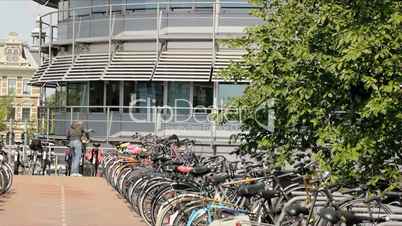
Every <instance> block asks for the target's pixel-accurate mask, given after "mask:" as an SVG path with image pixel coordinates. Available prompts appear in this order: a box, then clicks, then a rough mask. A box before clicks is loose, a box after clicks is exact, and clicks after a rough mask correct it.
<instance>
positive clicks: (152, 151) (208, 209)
mask: <svg viewBox="0 0 402 226" xmlns="http://www.w3.org/2000/svg"><path fill="white" fill-rule="evenodd" d="M190 144H191V141H188V140H183V141H180V140H178V139H177V140H169V139H163V138H159V137H156V136H136V137H133V142H131V143H119V144H116V149H117V151H116V152H110V153H108V154H107V155H106V157H105V160H104V163H103V167H104V172H105V174H104V176H105V179H106V180H107V181H108V183H109V184H110V185H111V186H112V187H113V188H114V189H116V190H117V191H118V192H119V193H120V194H121V195H122V196H123V197H124V198H125V199H126V200H127V201H128V202H129V203H130V204H131V205H132V207H133V209H134V211H135V212H136V213H137V214H139V215H140V216H141V217H142V218H143V219H144V221H145V222H146V223H147V224H148V225H152V226H154V225H156V226H162V225H164V226H168V225H169V226H171V225H183V226H184V225H185V226H190V225H233V226H238V225H275V226H284V225H297V226H310V225H311V226H312V225H347V226H349V225H384V224H385V223H390V222H395V224H396V225H398V224H399V225H401V224H402V208H401V203H400V201H395V200H401V197H402V193H398V192H393V193H389V192H385V193H383V194H380V193H378V194H376V193H373V192H372V191H369V190H368V189H367V188H366V187H364V186H360V187H358V188H353V187H352V188H350V187H348V186H347V185H344V184H331V183H330V181H329V180H328V178H329V175H330V174H329V173H328V172H326V171H322V170H321V169H320V168H319V166H318V164H317V163H316V162H315V161H314V160H313V159H312V157H311V154H310V153H302V152H295V153H294V156H293V158H294V159H295V163H294V164H293V166H292V167H291V169H289V170H283V169H280V168H277V167H274V166H273V165H272V164H271V162H272V161H271V160H272V158H275V156H276V155H274V154H272V153H269V152H259V151H256V152H255V153H253V154H251V155H249V160H250V161H247V160H245V158H243V159H241V160H240V161H229V160H228V159H227V158H226V157H225V156H210V157H205V156H204V157H201V156H197V155H196V154H194V153H193V152H192V151H191V149H187V150H185V149H186V148H183V150H182V149H181V148H182V147H188V146H191V145H190ZM184 150H185V151H184ZM184 153H186V155H184ZM231 154H233V155H236V154H240V151H239V150H237V151H235V152H232V153H231ZM184 156H190V157H186V158H184ZM383 195H385V196H383Z"/></svg>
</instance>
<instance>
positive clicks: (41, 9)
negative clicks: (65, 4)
mask: <svg viewBox="0 0 402 226" xmlns="http://www.w3.org/2000/svg"><path fill="white" fill-rule="evenodd" d="M51 11H55V9H52V8H48V7H45V6H41V5H39V4H37V3H35V2H34V1H32V0H0V39H5V38H6V37H7V34H8V33H10V32H12V31H14V32H17V33H18V36H19V37H20V38H21V39H22V40H23V41H24V42H26V43H27V44H31V32H32V31H33V29H34V28H35V20H36V18H37V16H39V15H42V14H44V13H47V12H51Z"/></svg>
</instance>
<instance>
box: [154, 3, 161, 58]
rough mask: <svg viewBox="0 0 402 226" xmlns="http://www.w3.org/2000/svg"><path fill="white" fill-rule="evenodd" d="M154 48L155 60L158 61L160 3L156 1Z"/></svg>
mask: <svg viewBox="0 0 402 226" xmlns="http://www.w3.org/2000/svg"><path fill="white" fill-rule="evenodd" d="M156 14H157V17H156V20H157V21H156V37H155V39H156V46H155V47H156V48H155V60H156V61H158V56H159V49H160V48H159V45H160V44H159V36H160V29H161V22H162V21H161V18H162V17H161V10H160V2H159V1H158V3H157V5H156Z"/></svg>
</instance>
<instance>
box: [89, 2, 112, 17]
mask: <svg viewBox="0 0 402 226" xmlns="http://www.w3.org/2000/svg"><path fill="white" fill-rule="evenodd" d="M108 4H109V2H108V0H92V5H93V7H92V13H95V14H98V13H106V12H107V11H109V8H108V7H107V5H108Z"/></svg>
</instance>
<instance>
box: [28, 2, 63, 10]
mask: <svg viewBox="0 0 402 226" xmlns="http://www.w3.org/2000/svg"><path fill="white" fill-rule="evenodd" d="M33 1H34V2H36V3H39V4H41V5H44V6H48V7H52V8H55V9H57V8H58V3H59V0H33Z"/></svg>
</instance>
